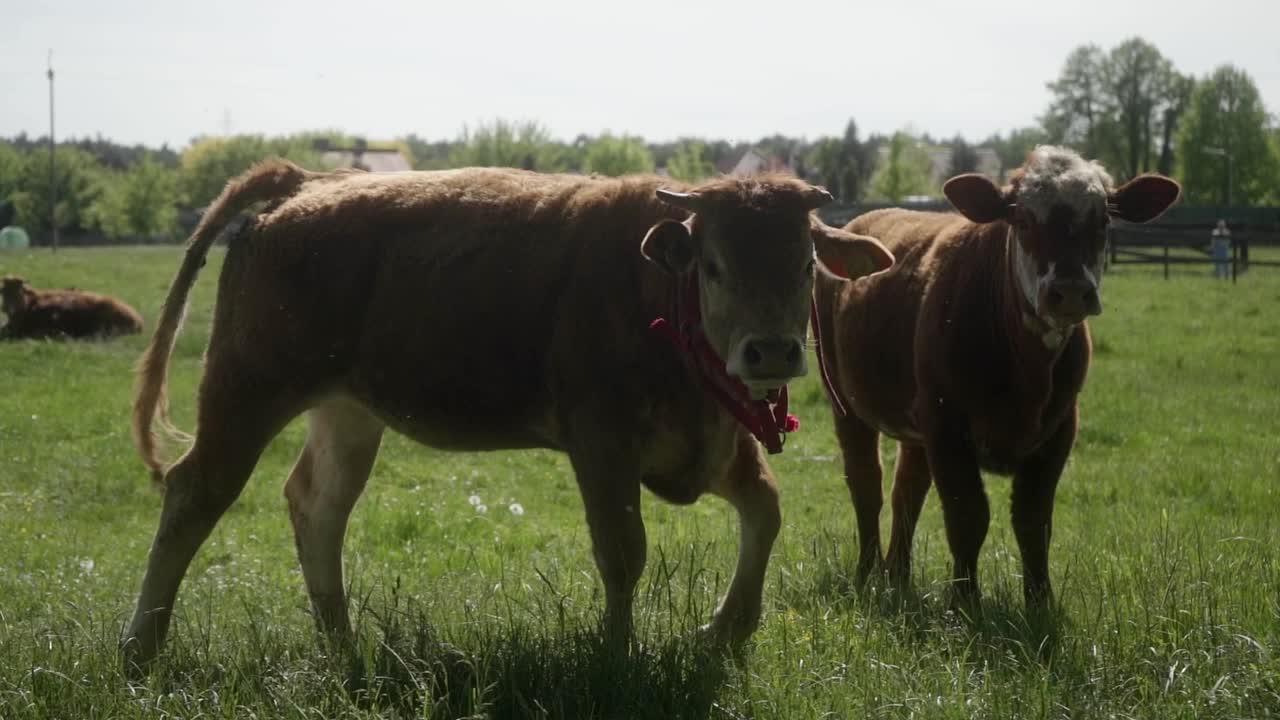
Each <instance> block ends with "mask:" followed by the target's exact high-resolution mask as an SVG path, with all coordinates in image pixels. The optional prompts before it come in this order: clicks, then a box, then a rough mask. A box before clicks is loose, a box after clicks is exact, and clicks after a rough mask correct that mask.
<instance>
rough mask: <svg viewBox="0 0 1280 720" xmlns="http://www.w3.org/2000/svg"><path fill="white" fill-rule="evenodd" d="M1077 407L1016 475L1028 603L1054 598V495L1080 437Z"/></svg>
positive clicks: (1016, 521)
mask: <svg viewBox="0 0 1280 720" xmlns="http://www.w3.org/2000/svg"><path fill="white" fill-rule="evenodd" d="M1076 423H1077V417H1076V411H1075V409H1074V408H1073V409H1072V411H1071V414H1070V415H1069V416H1068V417H1067V419H1066V420H1064V421H1063V423H1062V427H1060V428H1058V430H1057V431H1056V432H1055V433H1054V434H1053V436H1052V437H1050V438H1049V440H1048V441H1047V442H1046V443H1045V444H1044V445H1042V446H1041V447H1040V448H1039V449H1038V450H1037V451H1036V453H1035V455H1033V456H1032V457H1031V458H1029V459H1028V460H1027V461H1026V462H1024V463H1023V464H1022V466H1021V467H1019V468H1018V470H1017V472H1016V473H1014V476H1013V502H1012V515H1013V532H1014V535H1015V536H1016V537H1017V539H1018V549H1019V551H1021V553H1022V592H1023V595H1024V596H1025V598H1026V602H1027V605H1028V606H1031V607H1036V606H1044V605H1048V604H1050V603H1051V602H1052V601H1053V591H1052V589H1051V588H1050V585H1049V541H1050V539H1051V537H1052V535H1053V496H1054V493H1055V491H1056V489H1057V487H1058V478H1060V477H1061V476H1062V468H1063V466H1065V465H1066V462H1067V456H1069V455H1070V454H1071V447H1072V445H1073V444H1074V443H1075V437H1076Z"/></svg>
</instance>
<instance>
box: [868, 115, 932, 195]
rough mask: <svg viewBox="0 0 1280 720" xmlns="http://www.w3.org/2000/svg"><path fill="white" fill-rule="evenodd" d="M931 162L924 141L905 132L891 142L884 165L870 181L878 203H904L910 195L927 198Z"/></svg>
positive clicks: (894, 136)
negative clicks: (925, 196) (880, 201)
mask: <svg viewBox="0 0 1280 720" xmlns="http://www.w3.org/2000/svg"><path fill="white" fill-rule="evenodd" d="M930 170H931V162H930V160H929V154H928V153H927V152H925V150H924V147H923V145H922V143H921V141H920V140H919V139H918V138H915V137H913V136H912V135H910V134H908V133H906V132H902V131H899V132H896V133H894V134H893V137H892V138H891V139H890V140H889V147H888V153H887V154H886V156H885V160H884V164H883V165H881V167H880V169H879V170H877V171H876V174H875V175H874V176H873V177H872V178H871V194H872V197H874V198H875V199H878V200H885V201H888V202H891V203H898V202H902V200H903V198H906V197H908V196H910V195H928V194H929V193H930V187H929V173H930Z"/></svg>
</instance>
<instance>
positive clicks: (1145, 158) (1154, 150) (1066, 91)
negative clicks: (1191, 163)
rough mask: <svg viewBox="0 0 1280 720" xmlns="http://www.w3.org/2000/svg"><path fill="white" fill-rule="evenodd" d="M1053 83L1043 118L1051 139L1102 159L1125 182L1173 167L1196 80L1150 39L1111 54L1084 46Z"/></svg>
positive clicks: (1121, 46)
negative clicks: (1182, 72) (1177, 138)
mask: <svg viewBox="0 0 1280 720" xmlns="http://www.w3.org/2000/svg"><path fill="white" fill-rule="evenodd" d="M1048 87H1049V91H1050V92H1051V93H1052V95H1053V99H1052V101H1051V102H1050V105H1049V108H1048V110H1047V111H1046V112H1045V114H1044V116H1043V117H1042V118H1041V123H1042V124H1043V126H1044V129H1045V131H1046V133H1047V135H1048V140H1049V141H1050V142H1053V143H1056V144H1062V145H1069V146H1071V147H1073V148H1075V149H1076V150H1079V151H1080V153H1081V154H1083V155H1084V156H1085V157H1088V158H1096V159H1099V160H1101V161H1103V162H1104V164H1106V166H1107V168H1108V169H1109V170H1111V172H1112V173H1113V174H1115V175H1116V176H1118V177H1119V178H1122V179H1123V178H1130V177H1133V176H1135V175H1138V174H1140V173H1143V172H1147V171H1150V170H1152V169H1156V168H1164V169H1168V168H1170V167H1172V165H1173V162H1174V151H1175V144H1174V143H1173V138H1174V137H1175V135H1176V130H1177V126H1178V123H1179V121H1180V119H1181V117H1182V114H1183V112H1184V111H1185V109H1186V105H1187V101H1188V99H1189V97H1190V91H1191V84H1190V80H1189V79H1188V78H1186V77H1185V76H1183V75H1180V74H1179V73H1178V72H1177V70H1175V69H1174V67H1173V63H1171V62H1170V61H1169V60H1168V59H1167V58H1165V57H1164V56H1163V55H1161V54H1160V51H1159V50H1158V49H1157V48H1156V47H1155V46H1154V45H1152V44H1151V43H1149V42H1147V41H1145V40H1143V39H1142V38H1139V37H1133V38H1129V39H1128V40H1125V41H1124V42H1122V43H1120V44H1119V45H1117V46H1116V47H1114V48H1112V49H1111V50H1110V51H1109V52H1105V53H1104V52H1103V51H1102V49H1101V48H1099V47H1098V46H1096V45H1084V46H1081V47H1078V48H1076V49H1075V50H1074V51H1072V53H1071V54H1070V55H1069V56H1068V57H1067V61H1066V63H1065V64H1064V65H1063V69H1062V73H1061V74H1060V75H1059V77H1058V79H1057V80H1054V81H1053V82H1050V83H1049V84H1048Z"/></svg>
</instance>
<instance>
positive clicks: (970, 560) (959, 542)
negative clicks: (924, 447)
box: [928, 425, 991, 602]
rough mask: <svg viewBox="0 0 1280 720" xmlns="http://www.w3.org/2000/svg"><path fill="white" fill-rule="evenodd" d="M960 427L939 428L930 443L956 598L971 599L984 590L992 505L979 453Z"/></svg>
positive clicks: (930, 454) (933, 473)
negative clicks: (981, 565)
mask: <svg viewBox="0 0 1280 720" xmlns="http://www.w3.org/2000/svg"><path fill="white" fill-rule="evenodd" d="M959 427H960V426H959V425H956V426H950V427H947V428H946V429H943V430H941V431H939V432H936V433H935V434H934V437H933V438H932V439H931V441H930V443H929V446H928V457H929V471H930V473H931V474H932V475H933V482H934V484H935V485H936V486H937V487H938V499H939V500H940V501H941V504H942V517H943V521H944V522H945V523H946V527H947V544H948V545H949V546H950V548H951V558H952V572H951V574H952V581H953V585H952V591H953V600H955V601H959V602H971V601H976V600H977V599H978V597H979V594H980V593H979V590H978V553H979V552H980V551H981V550H982V543H983V542H984V541H985V540H986V538H987V529H988V528H989V527H990V525H991V508H990V505H989V503H988V502H987V493H986V490H985V489H984V488H983V486H982V472H981V471H980V470H979V468H978V460H977V456H976V454H975V453H974V451H973V448H972V446H971V445H970V443H969V442H968V440H967V437H968V436H967V434H965V433H964V432H963V431H962V430H960V429H959Z"/></svg>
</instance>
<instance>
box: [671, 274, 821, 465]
mask: <svg viewBox="0 0 1280 720" xmlns="http://www.w3.org/2000/svg"><path fill="white" fill-rule="evenodd" d="M676 281H677V282H678V283H679V284H680V287H678V288H677V290H676V304H675V318H674V319H673V321H668V320H667V319H666V318H661V317H660V318H658V319H656V320H654V321H653V322H652V323H650V324H649V329H650V330H654V331H656V332H658V333H659V334H661V335H662V336H663V337H665V338H666V339H667V340H669V341H671V344H672V345H674V346H675V347H676V349H677V350H678V351H679V352H680V355H681V356H682V357H683V358H684V360H685V363H686V364H688V365H689V366H690V367H691V368H692V369H693V371H694V372H695V373H697V375H698V377H699V378H701V379H702V385H703V387H705V388H706V389H707V392H709V393H711V395H712V396H713V397H715V399H716V400H717V401H718V402H719V403H720V405H721V406H723V407H724V409H725V410H728V411H729V413H730V414H731V415H733V416H734V417H735V418H737V420H738V422H739V423H741V424H742V426H743V427H745V428H746V429H747V430H749V431H750V432H751V434H752V435H754V436H755V438H756V439H757V440H759V441H760V443H761V444H762V445H764V446H765V448H766V449H767V450H768V451H769V454H770V455H776V454H778V453H780V452H782V445H783V442H784V441H785V434H786V433H790V432H795V431H796V430H799V429H800V419H799V418H797V417H796V416H795V415H791V414H789V413H787V386H786V385H783V386H782V387H780V388H778V389H777V390H770V391H769V394H768V396H767V397H766V398H765V399H763V400H752V399H751V392H750V391H749V390H748V389H747V386H746V385H744V384H742V381H741V380H738V379H737V378H735V377H731V376H730V375H729V374H728V373H726V372H725V365H724V360H722V359H720V356H719V355H717V354H716V350H715V348H713V347H712V346H711V342H710V341H709V340H707V336H706V333H704V332H703V331H702V303H701V301H700V299H699V295H698V273H697V271H696V270H695V271H691V272H689V273H686V274H685V275H684V276H682V277H677V279H676Z"/></svg>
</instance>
